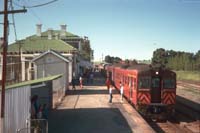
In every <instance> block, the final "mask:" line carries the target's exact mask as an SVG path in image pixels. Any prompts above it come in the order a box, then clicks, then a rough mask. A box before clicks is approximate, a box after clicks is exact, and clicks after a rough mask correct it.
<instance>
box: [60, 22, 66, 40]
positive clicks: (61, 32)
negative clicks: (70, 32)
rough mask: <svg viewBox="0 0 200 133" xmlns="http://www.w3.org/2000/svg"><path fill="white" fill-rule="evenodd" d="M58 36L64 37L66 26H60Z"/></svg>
mask: <svg viewBox="0 0 200 133" xmlns="http://www.w3.org/2000/svg"><path fill="white" fill-rule="evenodd" d="M60 28H61V29H60V36H61V37H62V36H66V31H67V25H66V24H61V25H60Z"/></svg>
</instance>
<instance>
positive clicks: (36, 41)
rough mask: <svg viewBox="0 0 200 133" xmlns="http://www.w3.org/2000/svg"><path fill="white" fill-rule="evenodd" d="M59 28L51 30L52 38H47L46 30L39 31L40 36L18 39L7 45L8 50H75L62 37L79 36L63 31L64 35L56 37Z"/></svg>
mask: <svg viewBox="0 0 200 133" xmlns="http://www.w3.org/2000/svg"><path fill="white" fill-rule="evenodd" d="M59 33H60V30H52V39H48V30H47V31H45V32H42V33H41V36H37V35H32V36H29V37H27V38H26V39H23V40H19V41H17V42H15V43H12V44H10V45H8V52H11V53H12V52H19V50H20V47H21V52H33V53H34V52H44V51H47V50H49V49H52V50H56V51H58V52H70V51H73V50H77V49H76V48H74V47H73V46H71V45H70V44H69V43H67V42H65V41H63V40H62V39H80V37H79V36H77V35H74V34H72V33H70V32H65V36H62V39H61V37H59V39H56V37H55V36H56V34H57V35H59Z"/></svg>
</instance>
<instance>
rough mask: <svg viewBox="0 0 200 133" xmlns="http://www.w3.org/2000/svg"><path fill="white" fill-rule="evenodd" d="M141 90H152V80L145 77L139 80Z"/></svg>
mask: <svg viewBox="0 0 200 133" xmlns="http://www.w3.org/2000/svg"><path fill="white" fill-rule="evenodd" d="M138 85H139V89H148V88H150V78H149V77H143V78H140V79H139V84H138Z"/></svg>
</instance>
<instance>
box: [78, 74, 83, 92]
mask: <svg viewBox="0 0 200 133" xmlns="http://www.w3.org/2000/svg"><path fill="white" fill-rule="evenodd" d="M79 82H80V88H81V89H83V78H82V77H81V76H80V78H79Z"/></svg>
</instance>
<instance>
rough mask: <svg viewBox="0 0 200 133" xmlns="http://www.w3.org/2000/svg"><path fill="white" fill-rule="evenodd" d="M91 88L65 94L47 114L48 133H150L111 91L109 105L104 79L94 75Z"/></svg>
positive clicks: (138, 118)
mask: <svg viewBox="0 0 200 133" xmlns="http://www.w3.org/2000/svg"><path fill="white" fill-rule="evenodd" d="M95 77H96V78H95V79H94V82H93V84H88V85H85V86H84V87H83V89H80V88H79V87H78V86H77V89H76V90H69V91H67V94H66V96H65V98H64V99H63V101H62V102H61V103H60V105H59V106H58V107H57V109H54V110H52V111H51V112H50V114H49V133H55V132H58V133H153V132H155V131H154V130H153V129H152V128H151V127H150V126H149V125H148V124H147V123H146V122H145V120H143V118H142V117H141V116H140V115H139V114H138V112H137V111H136V110H135V109H134V108H133V107H132V106H131V105H130V104H129V103H128V102H127V101H126V100H125V99H124V101H123V103H121V102H120V95H119V93H118V92H117V91H116V90H114V95H113V102H112V103H109V102H108V101H109V94H108V90H107V89H106V87H105V85H104V83H105V82H104V79H102V78H99V75H98V74H95Z"/></svg>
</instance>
